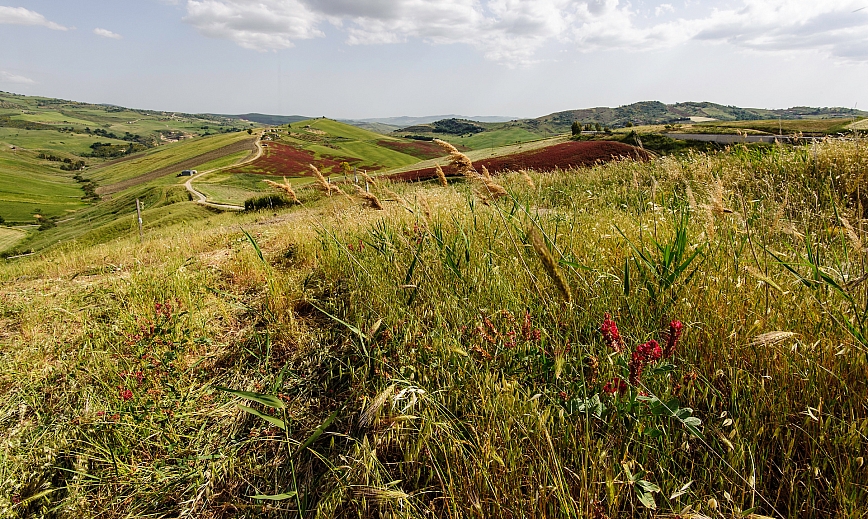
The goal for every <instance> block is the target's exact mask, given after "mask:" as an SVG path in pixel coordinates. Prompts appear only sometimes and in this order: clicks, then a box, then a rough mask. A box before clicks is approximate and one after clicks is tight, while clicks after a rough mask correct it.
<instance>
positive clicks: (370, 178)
mask: <svg viewBox="0 0 868 519" xmlns="http://www.w3.org/2000/svg"><path fill="white" fill-rule="evenodd" d="M362 178H363V179H365V182H367V183H368V184H371V185H372V186H376V185H377V181H376V180H374V177H371V176H369V175H368V174H367V173H365V172H364V171H362Z"/></svg>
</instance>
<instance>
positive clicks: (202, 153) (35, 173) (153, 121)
mask: <svg viewBox="0 0 868 519" xmlns="http://www.w3.org/2000/svg"><path fill="white" fill-rule="evenodd" d="M240 126H244V127H247V126H250V123H243V124H242V123H241V122H240V121H233V120H230V119H226V118H220V117H215V116H196V115H190V114H178V113H170V112H154V111H148V110H131V109H126V108H121V107H116V106H106V105H92V104H87V103H78V102H74V101H65V100H60V99H50V98H43V97H31V96H21V95H16V94H10V93H6V92H0V169H2V173H3V174H2V176H0V217H3V218H4V219H6V220H7V221H10V222H20V223H34V221H35V220H34V215H35V214H40V215H42V216H44V217H46V218H52V219H54V220H56V221H58V222H62V221H63V220H64V219H66V218H69V217H70V215H71V214H73V213H74V212H75V211H77V210H80V209H82V208H84V207H86V206H87V205H88V203H92V202H93V199H94V197H93V196H92V195H93V189H97V191H98V192H99V193H101V194H114V193H117V192H118V191H121V190H124V189H129V188H130V187H133V186H136V185H140V184H143V183H146V182H149V181H153V180H156V179H157V177H160V176H162V175H163V174H165V175H169V174H175V173H177V172H175V171H174V169H173V168H172V167H173V166H174V165H180V166H184V167H197V166H198V165H200V164H205V163H215V162H220V161H222V163H223V164H229V163H231V162H227V159H225V157H224V155H230V156H232V157H233V158H234V159H236V160H237V157H238V154H239V153H240V152H241V151H242V148H244V149H250V148H252V144H248V145H244V144H243V143H244V142H248V141H250V142H252V139H253V137H251V136H250V135H248V134H247V133H246V132H241V131H238V130H239V127H240ZM181 138H183V140H181V141H180V142H177V141H178V139H181ZM100 144H101V145H102V146H99V145H100ZM199 159H200V160H199ZM82 167H83V168H84V169H83V170H82V169H81V168H82ZM161 168H165V169H164V170H161ZM180 169H183V167H182V168H178V170H179V171H180ZM148 175H150V176H148ZM152 177H153V178H152ZM175 182H176V180H174V179H172V180H171V181H167V180H165V179H163V180H161V181H160V182H157V183H158V184H159V183H163V184H166V183H175ZM88 189H89V190H90V191H88ZM100 211H101V210H99V209H97V210H96V212H100ZM55 232H56V231H55ZM31 238H32V239H31ZM31 238H28V240H29V241H34V240H35V241H37V242H42V243H46V241H45V240H44V239H42V238H35V237H31ZM28 240H25V242H24V243H28Z"/></svg>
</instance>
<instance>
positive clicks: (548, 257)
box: [527, 227, 573, 301]
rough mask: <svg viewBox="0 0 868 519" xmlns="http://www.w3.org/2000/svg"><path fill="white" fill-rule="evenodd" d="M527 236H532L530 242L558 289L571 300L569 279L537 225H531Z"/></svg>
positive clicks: (565, 297)
mask: <svg viewBox="0 0 868 519" xmlns="http://www.w3.org/2000/svg"><path fill="white" fill-rule="evenodd" d="M527 237H528V238H530V242H531V244H532V245H533V248H534V250H535V251H536V253H537V255H538V256H539V259H540V262H541V263H542V265H543V268H544V269H545V271H546V274H548V275H549V277H550V278H551V279H552V281H554V282H555V286H557V287H558V290H560V292H561V295H563V296H564V299H566V300H567V301H571V300H572V298H573V295H572V292H571V291H570V286H569V285H568V284H567V280H566V278H564V275H563V273H562V272H561V269H560V268H559V267H558V262H557V261H556V260H555V258H554V256H552V252H551V251H550V250H549V248H548V245H546V242H545V239H544V238H543V236H542V234H541V233H540V232H539V230H538V229H537V228H536V227H531V229H530V230H529V231H528V233H527Z"/></svg>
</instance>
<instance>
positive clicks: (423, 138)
mask: <svg viewBox="0 0 868 519" xmlns="http://www.w3.org/2000/svg"><path fill="white" fill-rule="evenodd" d="M404 138H405V139H413V140H416V141H433V140H434V137H428V136H427V135H405V136H404Z"/></svg>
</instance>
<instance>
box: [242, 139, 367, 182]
mask: <svg viewBox="0 0 868 519" xmlns="http://www.w3.org/2000/svg"><path fill="white" fill-rule="evenodd" d="M360 160H361V159H358V158H355V157H338V156H327V155H323V156H321V157H320V158H316V156H315V155H314V153H313V152H312V151H308V150H302V149H298V148H295V147H293V146H288V145H286V144H279V143H276V142H270V143H268V147H267V148H265V149H264V150H263V153H262V157H260V158H259V159H258V160H256V161H255V162H253V163H252V164H248V165H246V166H242V167H240V168H236V169H233V170H231V172H232V173H253V174H259V175H278V176H293V177H299V176H305V175H307V174H309V173H310V168H309V166H308V165H309V164H313V165H314V166H316V167H317V168H318V169H319V170H320V171H322V172H323V173H324V174H329V173H338V172H339V171H340V165H341V162H348V163H349V164H351V165H352V164H353V163H356V162H359V161H360ZM367 169H369V170H373V169H377V168H372V167H369V168H367Z"/></svg>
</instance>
